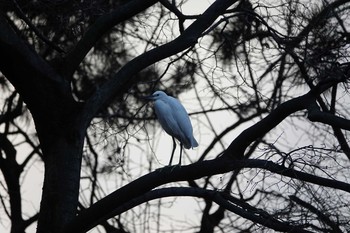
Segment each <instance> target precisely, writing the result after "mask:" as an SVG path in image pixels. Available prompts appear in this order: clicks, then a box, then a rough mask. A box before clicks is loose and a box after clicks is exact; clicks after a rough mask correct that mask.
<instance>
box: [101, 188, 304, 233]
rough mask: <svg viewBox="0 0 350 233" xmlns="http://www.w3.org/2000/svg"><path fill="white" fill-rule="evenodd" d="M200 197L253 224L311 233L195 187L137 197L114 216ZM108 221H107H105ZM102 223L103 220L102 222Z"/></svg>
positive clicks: (235, 200)
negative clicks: (159, 203) (168, 199)
mask: <svg viewBox="0 0 350 233" xmlns="http://www.w3.org/2000/svg"><path fill="white" fill-rule="evenodd" d="M180 196H182V197H183V196H187V197H199V198H204V199H210V200H212V201H213V202H215V203H216V204H218V205H220V206H221V207H224V208H225V209H227V210H229V211H231V212H233V213H235V214H237V215H240V216H242V217H244V218H246V219H249V220H251V221H253V222H256V223H259V224H261V225H263V226H266V227H269V228H271V229H274V230H277V231H286V232H309V231H306V230H304V229H302V227H300V226H297V225H291V224H289V223H288V222H282V221H280V220H278V219H276V218H275V217H273V216H272V215H270V214H269V213H267V212H266V211H264V210H262V209H257V208H255V207H253V206H251V205H249V204H248V203H246V202H245V201H242V200H239V199H237V198H235V197H233V196H231V195H229V194H227V193H222V192H219V191H217V190H207V189H202V188H193V187H172V188H160V189H155V190H152V191H149V192H147V193H145V194H143V195H141V196H139V197H136V198H134V199H132V200H130V201H129V202H127V203H125V204H123V205H121V206H120V207H118V208H116V209H115V210H114V211H113V215H114V216H116V215H120V214H122V213H124V212H126V211H127V210H130V209H131V208H134V207H136V206H138V205H141V204H143V203H145V202H148V201H152V200H155V199H159V198H165V197H180ZM104 220H106V219H104ZM101 221H102V220H101Z"/></svg>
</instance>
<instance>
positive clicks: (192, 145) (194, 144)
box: [191, 137, 198, 148]
mask: <svg viewBox="0 0 350 233" xmlns="http://www.w3.org/2000/svg"><path fill="white" fill-rule="evenodd" d="M197 146H198V142H197V140H196V139H195V138H194V137H192V140H191V147H192V148H193V147H197Z"/></svg>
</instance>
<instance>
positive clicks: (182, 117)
mask: <svg viewBox="0 0 350 233" xmlns="http://www.w3.org/2000/svg"><path fill="white" fill-rule="evenodd" d="M145 98H146V99H149V100H153V101H154V110H155V112H156V115H157V118H158V121H159V123H160V125H161V126H162V128H163V129H164V130H165V132H167V133H168V134H169V135H170V136H172V138H173V144H174V146H173V151H172V153H171V158H170V162H169V166H170V165H171V162H172V160H173V156H174V151H175V148H176V142H175V139H174V138H176V139H177V140H179V141H180V159H179V165H181V155H182V146H183V147H185V148H186V149H190V148H193V147H197V146H198V142H197V141H196V139H195V138H194V137H193V129H192V124H191V121H190V118H189V117H188V114H187V112H186V109H185V108H184V106H182V104H181V103H180V101H178V100H177V99H175V98H174V97H172V96H168V95H167V94H165V93H164V92H163V91H156V92H154V93H153V94H152V95H151V96H148V97H145Z"/></svg>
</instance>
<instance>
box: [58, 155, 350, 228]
mask: <svg viewBox="0 0 350 233" xmlns="http://www.w3.org/2000/svg"><path fill="white" fill-rule="evenodd" d="M242 168H261V169H265V170H269V171H271V172H273V173H276V174H280V175H282V176H286V177H291V178H295V179H298V180H302V181H306V182H310V183H313V184H317V185H320V186H324V187H331V188H335V189H339V190H343V191H346V192H349V193H350V184H347V183H345V182H341V181H337V180H333V179H327V178H323V177H319V176H315V175H311V174H308V173H305V172H301V171H296V170H294V169H292V168H286V167H284V166H281V165H278V164H275V163H273V162H271V161H266V160H257V159H248V160H233V159H230V158H227V157H220V158H217V159H214V160H206V161H201V162H197V163H193V164H191V165H187V166H182V167H165V168H161V169H158V170H155V171H153V172H151V173H149V174H147V175H144V176H142V177H140V178H138V179H136V180H134V181H133V182H130V183H129V184H127V185H125V186H124V187H122V188H120V189H118V190H116V191H115V192H113V193H112V194H110V195H108V196H106V197H105V198H103V199H101V200H100V201H98V202H96V203H95V204H94V205H92V206H91V207H90V208H88V209H86V210H85V211H82V212H81V213H80V215H78V216H77V217H76V219H75V220H74V221H72V222H71V223H70V224H69V225H68V226H67V228H66V229H65V230H64V232H65V233H67V232H85V231H87V230H89V229H91V228H92V227H94V226H96V225H97V224H98V223H99V221H102V220H105V219H108V218H110V217H112V216H114V214H115V211H116V209H117V208H122V206H123V205H124V204H125V203H127V202H129V201H131V200H132V199H134V198H138V197H140V196H142V195H143V194H144V193H146V192H149V191H150V190H152V189H154V188H156V187H159V186H160V185H163V184H167V183H171V182H176V181H187V180H195V179H199V178H202V177H205V176H212V175H216V174H223V173H226V172H230V171H232V170H235V169H242ZM123 208H124V207H123ZM119 211H120V210H119Z"/></svg>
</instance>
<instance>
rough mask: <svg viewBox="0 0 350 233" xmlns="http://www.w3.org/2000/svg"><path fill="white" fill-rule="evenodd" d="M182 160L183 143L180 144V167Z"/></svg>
mask: <svg viewBox="0 0 350 233" xmlns="http://www.w3.org/2000/svg"><path fill="white" fill-rule="evenodd" d="M181 158H182V142H181V143H180V159H179V166H181Z"/></svg>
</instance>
